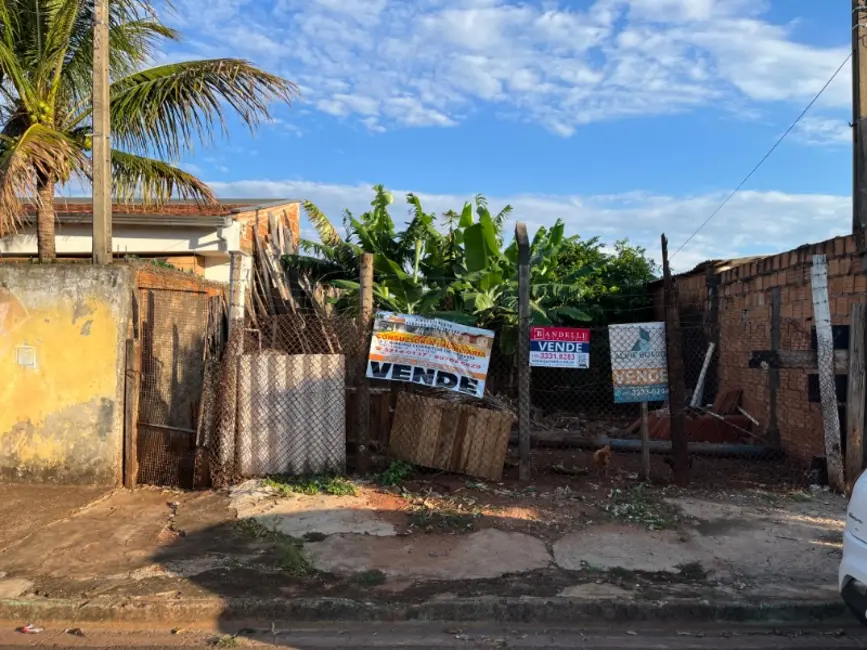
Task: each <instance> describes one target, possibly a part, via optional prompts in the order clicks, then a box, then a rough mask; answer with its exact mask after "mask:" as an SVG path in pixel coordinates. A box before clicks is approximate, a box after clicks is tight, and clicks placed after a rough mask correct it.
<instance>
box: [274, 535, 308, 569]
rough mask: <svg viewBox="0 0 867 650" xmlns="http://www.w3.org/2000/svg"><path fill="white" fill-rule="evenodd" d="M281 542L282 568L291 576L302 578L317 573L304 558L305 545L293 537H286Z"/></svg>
mask: <svg viewBox="0 0 867 650" xmlns="http://www.w3.org/2000/svg"><path fill="white" fill-rule="evenodd" d="M284 537H285V538H284V539H282V540H280V567H281V568H282V569H283V570H284V571H285V572H286V573H288V574H289V575H292V576H295V577H298V578H301V577H304V576H309V575H311V574H312V573H315V570H314V569H313V567H312V566H311V565H310V562H308V561H307V558H306V557H304V552H303V551H302V549H303V548H304V544H303V543H302V542H301V541H300V540H297V539H294V538H292V537H288V536H284Z"/></svg>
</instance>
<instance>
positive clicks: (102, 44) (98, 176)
mask: <svg viewBox="0 0 867 650" xmlns="http://www.w3.org/2000/svg"><path fill="white" fill-rule="evenodd" d="M108 2H109V0H96V1H95V2H94V7H93V113H92V115H93V118H92V119H93V157H92V163H93V245H92V248H93V263H94V264H110V263H111V196H112V191H111V137H110V132H111V120H110V118H109V79H108V55H109V41H108Z"/></svg>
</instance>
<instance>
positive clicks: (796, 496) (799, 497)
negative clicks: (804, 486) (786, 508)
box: [789, 491, 813, 503]
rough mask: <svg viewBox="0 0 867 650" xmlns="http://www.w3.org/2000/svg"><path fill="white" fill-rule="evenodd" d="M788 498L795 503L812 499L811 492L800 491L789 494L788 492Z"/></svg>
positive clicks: (807, 501)
mask: <svg viewBox="0 0 867 650" xmlns="http://www.w3.org/2000/svg"><path fill="white" fill-rule="evenodd" d="M789 498H790V499H791V500H792V501H794V502H795V503H809V502H810V501H813V495H812V494H810V493H809V492H802V491H798V492H792V493H791V494H789Z"/></svg>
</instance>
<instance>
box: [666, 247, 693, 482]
mask: <svg viewBox="0 0 867 650" xmlns="http://www.w3.org/2000/svg"><path fill="white" fill-rule="evenodd" d="M662 276H663V289H664V299H665V338H666V352H667V354H666V360H667V363H668V404H669V411H670V413H671V432H670V436H671V455H672V460H673V461H674V462H673V469H674V482H675V484H676V485H678V486H680V487H685V486H686V485H689V441H688V439H687V437H686V412H685V408H684V407H685V406H686V380H685V372H684V368H683V338H682V334H681V331H680V314H679V313H678V302H677V292H676V290H675V287H674V280H673V278H672V275H671V267H670V266H669V263H668V239H667V238H666V236H665V235H662Z"/></svg>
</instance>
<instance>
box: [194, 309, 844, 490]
mask: <svg viewBox="0 0 867 650" xmlns="http://www.w3.org/2000/svg"><path fill="white" fill-rule="evenodd" d="M645 325H646V326H645ZM773 329H774V328H773V327H772V326H771V324H769V322H768V321H767V320H766V319H762V318H759V317H757V318H755V319H751V318H748V317H746V316H745V315H744V314H742V313H725V314H723V315H722V317H721V318H720V319H719V322H718V323H717V324H713V323H708V322H706V321H705V322H700V321H698V320H697V321H695V322H690V321H687V322H685V323H684V324H683V326H682V327H681V341H682V344H681V352H680V353H681V355H682V358H683V367H684V377H683V381H684V385H685V388H686V397H687V401H686V403H685V404H683V405H682V408H683V411H684V414H685V418H684V427H683V435H684V436H685V439H686V441H687V444H688V449H689V470H690V480H691V482H692V484H693V485H697V486H708V487H731V486H743V485H753V486H755V485H801V484H804V483H814V482H820V480H821V479H822V478H823V477H822V476H821V475H816V471H819V470H816V468H815V467H813V470H812V473H811V463H813V464H814V465H815V462H814V459H815V458H818V457H821V456H822V455H823V436H822V428H821V426H822V425H821V409H820V407H819V403H818V402H819V400H818V395H819V388H818V384H817V381H818V379H817V377H816V374H815V372H814V371H811V370H810V369H809V368H801V367H785V368H779V367H769V366H768V364H767V363H765V364H764V365H762V362H761V359H763V358H765V357H766V356H767V352H768V350H769V349H770V348H771V347H772V344H773V341H772V339H773V338H774V336H775V334H774V332H773ZM365 330H369V328H364V327H361V326H360V325H359V322H358V319H357V317H355V316H353V315H336V314H332V315H328V316H324V315H322V314H320V313H317V312H313V311H310V312H305V313H292V314H283V315H280V316H272V317H269V318H267V319H260V320H259V322H258V323H257V327H255V328H253V327H245V326H244V325H242V324H240V323H238V324H236V325H235V327H234V328H233V335H232V337H230V339H229V342H228V345H227V346H226V350H225V352H224V355H223V360H222V362H221V363H220V364H219V365H217V366H215V367H213V369H212V371H211V372H210V375H209V373H208V372H205V377H206V379H205V384H206V385H208V384H209V381H210V385H212V387H213V395H214V396H211V397H209V398H208V400H209V401H208V403H209V404H213V407H208V410H207V413H208V417H209V418H210V420H211V421H212V424H211V425H209V426H208V427H207V433H206V434H205V435H200V436H199V439H198V440H199V443H198V444H199V445H200V446H203V447H206V448H207V452H206V453H207V458H208V467H209V475H210V478H211V481H212V483H213V484H214V485H218V486H219V485H225V484H228V483H231V482H234V481H237V480H241V479H244V478H249V477H260V476H270V475H275V474H284V475H285V474H290V475H298V474H318V473H342V472H346V471H352V470H353V469H354V468H355V467H356V462H355V461H356V456H357V452H358V444H359V439H358V436H359V431H360V423H361V422H362V421H366V422H367V423H368V425H367V426H366V427H365V428H364V430H365V431H366V434H365V435H366V443H367V444H366V451H367V452H369V453H370V454H372V456H373V458H374V461H377V460H379V461H381V462H387V459H398V460H402V461H405V462H409V463H412V464H416V465H419V466H422V467H428V468H432V469H435V470H440V471H448V472H458V473H462V474H467V475H469V476H476V477H480V478H485V479H488V480H505V479H511V478H517V469H515V470H514V471H512V468H513V467H517V463H518V453H517V450H518V446H517V439H518V435H517V428H516V421H517V417H516V416H517V405H518V382H517V374H518V372H517V371H518V366H517V358H516V355H513V354H504V353H503V351H502V349H500V348H499V347H495V348H494V351H493V354H492V358H491V363H490V367H489V369H488V376H487V391H486V394H485V396H484V398H483V399H473V398H471V397H467V396H459V395H457V394H456V393H455V391H448V390H439V389H436V388H435V387H433V388H432V387H430V386H427V385H425V384H424V382H420V383H416V384H413V383H404V382H398V381H380V380H375V379H370V378H367V377H365V368H366V363H367V358H368V352H369V340H370V339H369V331H365ZM779 330H780V331H779V333H778V334H779V336H778V337H777V338H778V339H779V340H778V341H777V343H776V346H777V347H778V348H779V349H780V350H783V351H790V352H792V353H795V352H799V351H800V352H803V353H805V354H807V355H809V354H810V353H811V351H812V352H813V354H814V353H815V335H814V334H813V333H812V332H811V331H810V329H809V327H805V325H804V322H803V320H800V319H788V320H787V319H783V320H782V322H781V324H780V327H779ZM588 336H589V346H590V351H589V357H588V358H586V359H585V360H584V361H586V363H584V361H582V364H584V367H570V368H561V367H533V368H532V373H531V384H530V405H531V409H530V415H531V418H530V421H531V443H532V451H531V458H530V461H531V462H530V466H531V471H532V474H531V478H532V479H533V480H542V479H543V478H544V477H546V476H549V475H551V474H559V475H563V474H565V475H567V476H574V477H578V476H586V475H589V476H591V477H594V478H595V477H600V478H602V477H612V476H613V477H639V476H642V475H643V473H644V464H643V460H642V454H641V449H642V434H643V431H644V427H645V426H646V435H647V438H648V441H649V444H648V447H649V449H650V451H651V452H652V453H651V454H650V478H651V480H653V481H655V482H660V483H668V482H670V481H671V480H672V476H673V472H672V470H673V460H672V436H673V435H676V431H673V427H672V422H673V419H672V417H671V410H672V409H671V408H670V404H669V402H668V391H667V384H668V381H669V378H668V376H667V373H666V370H665V363H664V360H665V355H666V354H667V352H666V350H665V343H664V341H665V330H664V328H662V325H661V323H656V324H653V323H650V324H641V323H637V324H636V323H633V324H629V325H628V327H627V326H614V327H610V326H594V327H591V328H589V332H588ZM655 337H656V338H655ZM660 337H661V338H660ZM762 355H765V357H763V356H762ZM783 356H785V354H783ZM757 360H758V361H757ZM771 365H772V366H773V365H774V364H771ZM777 365H778V364H777ZM209 376H211V377H212V379H211V380H209V379H208V377H209ZM837 389H838V390H839V389H840V387H837ZM843 390H844V392H845V389H843ZM814 398H815V399H814ZM642 402H644V403H646V405H647V417H646V424H645V422H644V421H643V418H642ZM211 408H213V414H212V413H211V412H210V409H211ZM191 428H193V429H195V428H196V427H195V426H192V427H191ZM675 428H676V427H675ZM374 466H377V463H376V462H374Z"/></svg>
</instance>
